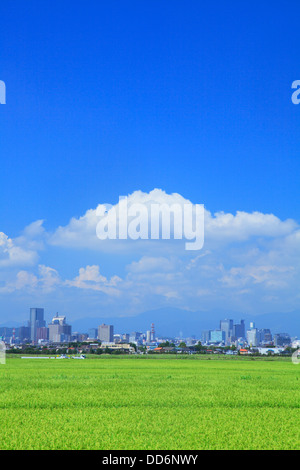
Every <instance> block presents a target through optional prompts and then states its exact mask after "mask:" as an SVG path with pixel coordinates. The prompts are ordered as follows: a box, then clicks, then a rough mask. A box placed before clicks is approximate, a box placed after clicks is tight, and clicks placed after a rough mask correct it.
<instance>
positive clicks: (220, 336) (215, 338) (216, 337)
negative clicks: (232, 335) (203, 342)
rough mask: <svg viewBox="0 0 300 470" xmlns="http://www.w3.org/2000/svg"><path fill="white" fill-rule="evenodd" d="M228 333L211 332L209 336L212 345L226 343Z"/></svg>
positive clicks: (222, 331)
mask: <svg viewBox="0 0 300 470" xmlns="http://www.w3.org/2000/svg"><path fill="white" fill-rule="evenodd" d="M225 341H226V333H225V331H224V330H211V331H210V335H209V342H210V343H225Z"/></svg>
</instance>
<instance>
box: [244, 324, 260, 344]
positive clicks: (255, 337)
mask: <svg viewBox="0 0 300 470" xmlns="http://www.w3.org/2000/svg"><path fill="white" fill-rule="evenodd" d="M252 325H254V323H253V324H252ZM259 342H260V337H259V331H258V329H257V328H251V323H250V330H247V343H248V344H249V346H252V347H253V346H258V345H259Z"/></svg>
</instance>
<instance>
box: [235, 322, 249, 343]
mask: <svg viewBox="0 0 300 470" xmlns="http://www.w3.org/2000/svg"><path fill="white" fill-rule="evenodd" d="M233 336H234V337H235V338H236V339H238V338H245V337H246V329H245V320H241V323H237V324H235V325H233Z"/></svg>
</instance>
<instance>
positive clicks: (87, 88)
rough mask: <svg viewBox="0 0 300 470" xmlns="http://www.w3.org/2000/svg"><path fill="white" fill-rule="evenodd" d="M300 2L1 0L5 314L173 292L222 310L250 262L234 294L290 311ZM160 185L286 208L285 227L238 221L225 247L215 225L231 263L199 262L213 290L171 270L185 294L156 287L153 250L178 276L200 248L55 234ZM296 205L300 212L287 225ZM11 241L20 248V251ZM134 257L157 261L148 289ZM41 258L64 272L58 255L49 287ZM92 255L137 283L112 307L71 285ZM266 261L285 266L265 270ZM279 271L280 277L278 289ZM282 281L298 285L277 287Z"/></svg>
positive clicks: (108, 272)
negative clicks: (102, 244) (116, 245)
mask: <svg viewBox="0 0 300 470" xmlns="http://www.w3.org/2000/svg"><path fill="white" fill-rule="evenodd" d="M299 13H300V7H299V3H298V2H296V1H294V2H293V1H291V2H289V3H288V4H287V3H286V2H283V1H278V2H275V3H273V4H270V2H267V1H260V2H258V1H254V2H248V3H246V2H237V1H232V2H230V4H229V3H228V2H220V1H216V2H213V3H212V4H209V3H208V2H201V1H191V0H190V1H189V0H188V1H185V2H183V1H176V0H175V1H174V0H172V1H168V0H166V1H164V2H159V1H156V0H152V1H143V2H141V1H139V2H138V1H128V0H127V1H126V2H125V1H121V0H118V1H117V0H115V1H114V0H112V1H110V2H96V1H88V0H87V1H85V2H82V1H76V2H74V1H72V2H71V1H67V0H64V1H63V2H61V1H60V2H58V1H56V0H54V1H53V0H52V1H51V2H50V1H47V0H46V1H43V2H42V3H41V2H38V1H35V0H30V2H25V1H24V0H23V1H14V2H6V3H4V4H3V5H2V4H1V6H0V15H1V20H2V21H1V23H2V24H1V31H0V44H1V51H0V80H3V81H4V82H5V83H6V87H7V104H6V105H4V106H3V105H1V106H0V152H1V174H0V183H1V184H0V188H1V189H0V191H1V205H0V220H1V227H0V232H3V234H4V235H3V237H4V238H3V237H2V240H5V241H2V245H1V246H2V253H1V256H0V260H4V262H3V263H2V265H0V266H1V271H2V272H1V274H0V275H1V279H0V282H1V283H0V287H1V288H2V294H0V295H1V296H2V300H0V302H1V305H2V307H1V311H2V312H3V313H1V314H0V321H2V320H3V321H5V320H6V313H5V312H9V313H10V316H11V317H13V318H15V319H16V320H19V319H20V318H21V317H22V315H23V316H24V314H23V311H24V309H25V311H27V309H28V308H29V307H30V306H32V304H34V303H37V302H39V303H40V304H42V306H45V307H46V309H47V308H48V310H49V311H52V309H54V310H56V306H57V309H62V310H64V312H65V313H67V314H68V315H69V316H72V315H73V316H74V317H76V316H77V317H80V316H84V315H85V314H86V313H87V312H86V311H89V312H90V313H91V314H96V313H97V312H96V310H97V308H99V310H101V309H103V311H105V312H109V311H110V309H112V310H111V311H114V313H116V312H117V313H118V312H120V311H121V310H122V311H126V312H127V311H128V312H129V311H130V312H133V311H135V312H138V311H143V310H144V309H146V308H150V307H151V306H154V307H159V306H161V305H165V302H166V301H168V302H171V301H170V298H172V299H173V300H172V303H171V305H174V306H180V307H186V308H191V309H196V307H197V305H199V307H201V306H203V308H204V309H206V310H209V308H218V305H222V304H224V298H225V297H223V294H222V295H221V294H220V298H219V303H218V301H216V300H214V301H212V298H214V299H215V297H216V295H217V293H218V292H221V289H220V290H219V291H218V286H219V284H218V282H220V279H227V281H226V282H227V283H228V282H229V280H230V282H231V284H230V285H231V289H233V291H234V289H237V288H238V287H237V286H236V282H234V280H233V277H234V278H235V277H236V275H237V274H236V273H237V272H239V273H241V272H242V270H243V273H244V274H245V273H247V274H245V278H243V282H244V284H243V286H244V288H245V283H246V284H247V279H248V280H249V278H250V280H252V281H253V279H254V281H253V282H254V285H252V286H251V289H250V288H249V286H248V287H247V288H249V292H248V294H247V295H248V298H247V301H245V302H243V301H241V300H240V297H239V299H238V300H232V298H233V297H234V296H233V295H232V292H233V291H230V295H228V309H231V310H236V311H241V310H244V311H248V312H252V311H253V313H255V312H256V311H257V310H259V311H264V312H265V311H270V312H272V311H276V310H280V311H283V313H284V312H285V311H289V310H295V309H298V308H299V297H297V287H296V286H297V282H296V280H299V277H297V276H298V275H299V266H298V265H295V261H294V260H293V258H295V255H296V253H297V252H296V251H293V250H294V249H295V250H297V247H298V242H299V238H297V237H298V235H297V234H298V230H299V228H298V225H297V224H299V222H300V216H299V184H300V159H299V138H300V133H299V128H300V127H299V124H300V106H299V107H298V106H295V105H293V104H292V102H291V95H292V90H291V84H292V82H293V81H294V80H297V79H300V67H299V36H300V33H299V25H298V18H299ZM155 188H158V189H161V190H162V191H164V192H165V193H166V195H171V194H173V193H178V194H180V195H181V196H182V197H183V198H184V199H186V200H189V201H191V202H193V203H194V204H197V203H201V204H204V205H205V207H206V208H207V211H208V213H209V214H210V215H211V217H213V214H215V213H216V212H219V211H224V212H225V213H228V214H232V215H233V216H235V214H236V211H243V212H245V213H247V214H248V215H249V217H250V214H252V213H253V212H259V213H261V214H264V215H265V216H266V215H267V214H273V215H274V217H276V218H277V219H278V220H279V221H280V223H281V224H282V227H283V229H282V230H283V231H281V229H280V230H279V232H280V233H279V232H277V231H276V230H275V228H274V231H273V232H272V231H271V232H268V230H269V229H268V230H267V232H268V235H265V233H266V232H263V233H262V232H261V231H260V230H258V231H257V232H253V231H251V230H250V232H251V236H250V235H249V237H248V238H247V237H246V239H244V241H243V244H242V245H241V244H240V242H237V241H236V239H235V238H234V237H233V239H230V242H229V244H230V248H229V247H228V246H227V247H226V250H225V252H226V256H225V254H224V249H223V248H222V246H223V245H222V243H221V241H219V243H218V244H217V245H214V244H213V243H212V242H211V240H210V238H208V245H207V246H208V248H207V246H206V248H207V252H210V253H211V255H210V256H211V257H212V259H211V261H210V262H209V263H208V264H207V265H205V266H210V267H211V269H212V270H213V267H214V269H216V270H217V266H220V265H222V266H223V269H224V270H225V271H226V272H225V271H222V274H220V272H219V271H218V273H219V274H217V271H216V273H215V277H214V283H213V282H212V284H213V287H212V284H210V285H207V282H208V277H207V275H204V274H203V273H202V274H198V277H196V279H199V284H201V286H202V285H205V287H204V288H203V292H204V291H205V292H206V294H204V293H203V297H201V293H200V294H199V296H197V297H195V298H194V297H193V294H192V293H193V292H196V291H197V292H198V291H199V290H200V291H201V289H200V286H199V285H198V284H195V280H194V279H195V278H194V277H192V278H189V277H188V276H185V275H184V276H183V277H184V282H183V284H184V285H185V286H186V290H183V291H182V292H181V290H180V287H179V285H177V283H175V282H174V283H173V284H172V282H171V281H170V282H171V284H168V286H167V285H166V291H168V288H170V289H169V292H173V294H174V295H173V297H172V295H171V294H170V293H169V294H168V295H164V294H163V295H162V297H160V294H159V293H157V295H155V296H154V297H152V303H151V299H149V298H146V296H144V294H142V292H144V291H143V289H145V290H147V285H148V287H149V286H150V285H151V286H152V287H153V286H154V285H156V284H155V282H156V281H155V280H154V279H151V276H148V278H147V273H148V271H147V269H149V263H148V264H147V262H145V260H146V261H147V260H148V261H149V259H152V260H156V261H155V262H154V261H153V263H152V265H151V266H152V268H151V269H152V271H151V272H152V273H153V266H157V269H158V271H159V266H163V265H164V266H165V267H166V269H168V273H171V274H172V276H175V274H176V273H178V272H181V273H183V263H186V265H185V268H184V269H186V267H187V266H188V263H190V262H191V259H190V258H191V256H192V255H190V258H189V259H187V258H188V256H187V254H186V253H181V252H176V253H173V252H172V250H171V252H170V253H169V252H168V250H167V253H166V254H165V256H162V253H161V252H160V250H158V251H156V247H155V248H152V247H151V249H150V251H149V250H148V248H146V247H145V248H142V249H141V250H140V249H136V250H135V249H133V250H127V249H126V248H125V249H122V250H121V252H120V253H119V254H118V255H116V254H114V253H111V252H110V251H105V250H102V249H100V250H99V249H97V248H95V249H92V248H91V246H82V245H80V246H78V245H76V246H73V247H68V246H66V244H65V243H64V242H63V240H62V239H60V240H59V241H57V237H56V243H53V235H54V234H55V233H56V231H57V229H58V227H60V226H61V227H65V228H66V230H67V227H68V224H69V221H70V219H71V218H72V217H75V218H77V219H78V218H80V217H81V216H84V214H86V212H87V211H88V210H94V209H95V208H96V207H97V205H98V204H100V203H106V202H109V203H111V204H116V203H117V202H118V198H119V196H120V195H132V194H133V193H134V192H135V191H141V192H142V193H145V194H149V193H150V192H151V191H153V190H154V189H155ZM287 219H292V220H293V224H294V225H293V224H292V225H290V226H289V229H287V231H285V229H286V226H285V225H284V224H285V221H286V220H287ZM41 220H43V221H44V222H43V224H39V223H38V222H37V221H41ZM234 220H235V219H233V221H234ZM247 220H248V219H247ZM249 220H250V222H249V223H250V225H251V224H252V223H254V224H256V222H254V219H253V218H252V219H251V217H250V219H249ZM265 222H266V221H265ZM273 222H274V221H271V222H270V224H271V225H270V227H271V228H270V227H269V228H270V230H271V229H272V227H273V225H272V224H273ZM34 223H35V224H36V225H33V226H32V225H31V224H34ZM266 223H268V222H266ZM247 224H248V222H247ZM275 225H276V223H275ZM279 225H280V224H279ZM28 226H30V228H29V229H26V227H28ZM233 226H234V224H233ZM276 226H277V225H276ZM247 227H249V225H247ZM24 230H25V232H24ZM272 230H273V229H272ZM233 232H234V230H233ZM5 237H7V238H5ZM253 237H254V238H253ZM277 237H279V238H280V237H292V239H293V241H292V242H291V241H290V238H289V244H288V247H289V248H287V247H286V243H288V242H287V240H286V238H285V239H284V241H283V240H282V239H281V238H280V240H279V239H278V238H277ZM54 238H55V237H54ZM212 238H213V236H212ZM217 239H218V240H221V237H220V236H219V235H218V237H217ZM7 240H10V241H9V242H8V241H7ZM210 242H211V245H210ZM8 245H9V248H8ZM271 245H272V246H271ZM274 245H276V248H275V246H274ZM279 245H280V246H281V247H282V246H284V247H285V248H284V249H283V253H282V252H281V251H282V248H280V249H279V248H278V247H279ZM1 246H0V248H1ZM291 247H293V248H291ZM294 247H295V248H294ZM16 248H17V249H18V250H16ZM12 250H16V251H18V254H19V257H18V256H17V255H14V256H15V257H14V261H13V262H12V254H11V253H12ZM249 250H250V251H251V250H254V251H255V250H256V255H255V256H253V258H252V264H251V263H250V261H249V260H248V259H247V261H246V260H245V259H244V256H246V255H245V254H246V253H249V252H250V251H249ZM257 250H259V255H258V254H257ZM276 250H277V251H276ZM289 250H291V252H290V251H289ZM275 252H276V254H274V253H275ZM279 252H280V255H279ZM14 253H15V251H14ZM284 256H286V257H287V259H285V261H284V263H283V261H282V260H283V259H284ZM162 258H163V259H162ZM266 258H268V260H266ZM7 259H9V260H10V261H7ZM199 259H200V258H199ZM199 259H198V260H199ZM141 260H144V261H143V262H141ZM280 260H281V261H280ZM132 263H140V264H138V267H139V270H141V269H142V266H144V268H145V266H146V265H147V266H148V267H146V268H145V269H146V271H145V277H144V278H143V282H144V284H142V283H141V290H140V291H138V290H134V289H133V290H130V288H129V285H128V283H129V280H130V279H131V276H133V271H134V273H135V276H136V273H137V271H136V268H137V265H136V264H132ZM280 263H281V264H280ZM282 263H283V264H282ZM194 264H195V263H194ZM179 265H180V266H181V267H180V266H179ZM39 266H44V267H47V269H48V271H47V273H48V274H47V275H48V276H49V272H51V273H52V274H53V271H49V269H52V270H55V272H56V273H57V276H59V279H60V281H59V282H60V283H59V282H58V281H57V283H52V285H51V289H50V290H49V285H48V284H47V286H48V287H47V289H48V290H47V289H46V290H47V292H44V291H43V289H42V288H41V285H43V286H44V285H45V281H43V282H44V283H42V281H40V279H41V276H45V270H44V271H43V273H44V274H41V270H40V271H39V269H41V268H39ZM87 266H96V267H98V269H99V273H101V275H102V276H104V277H105V278H106V279H107V281H105V282H106V284H109V283H110V282H111V281H110V280H111V279H113V278H114V276H119V277H120V279H122V281H124V282H125V283H127V284H126V289H125V287H124V290H122V289H121V292H124V291H125V290H127V293H130V294H131V297H130V298H129V294H128V295H126V296H124V297H123V296H122V294H120V295H119V297H118V299H119V300H118V301H115V303H114V306H113V307H112V304H111V303H110V301H108V299H107V298H106V297H105V295H106V294H105V293H103V292H102V291H101V294H99V295H100V297H97V295H96V294H97V293H98V292H97V290H96V289H95V290H93V289H88V288H87V289H84V288H82V285H81V284H80V283H79V284H80V285H81V287H80V288H78V284H77V289H76V286H74V285H73V287H72V288H71V290H72V289H74V292H73V291H72V294H70V290H68V289H67V288H66V284H65V283H66V281H70V282H73V283H74V279H75V278H76V276H78V275H79V274H78V273H79V270H80V269H85V270H86V269H87ZM251 266H252V268H251ZM202 267H203V265H202ZM254 267H255V269H256V270H258V271H255V275H254V274H253V269H254ZM132 269H133V271H132ZM236 269H239V270H240V271H236ZM232 270H233V271H232ZM20 272H21V273H23V274H22V275H21V277H22V276H23V277H22V279H23V281H24V276H25V277H26V276H27V277H26V279H27V281H26V282H25V281H24V282H23V284H22V282H19V284H18V283H17V279H19V280H20V275H19V273H20ZM86 272H87V271H84V273H86ZM91 272H92V274H91V276H94V278H93V279H94V282H96V283H97V282H98V283H101V282H103V280H101V279H100V278H99V277H97V272H98V271H97V268H95V269H94V271H93V270H92V271H91ZM139 272H140V271H139ZM257 272H259V273H260V274H261V273H262V272H264V273H266V272H268V273H273V274H274V273H276V275H274V276H275V277H274V276H273V277H272V279H271V281H270V278H268V280H267V281H266V278H265V277H264V279H263V280H262V277H261V276H260V275H259V276H258V274H257ZM24 273H27V274H26V275H25V274H24ZM249 273H250V274H249ZM280 273H281V277H280V279H279V278H278V276H279V274H280ZM287 273H290V275H291V276H292V278H291V279H290V280H288V279H287V278H286V277H285V276H287ZM291 273H293V274H291ZM18 276H19V278H18ZM172 276H171V277H172ZM255 276H256V277H255ZM257 276H258V277H257ZM167 278H168V276H165V277H164V283H167ZM275 278H276V279H275ZM35 279H36V280H35ZM42 279H45V277H42ZM47 279H48V281H49V277H47ZM147 279H148V281H147ZM258 279H259V280H258ZM139 280H140V278H139ZM235 280H236V279H235ZM132 282H133V281H132ZM147 282H148V284H147ZM160 282H161V281H160ZM224 282H225V281H224V280H223V283H222V286H224ZM226 282H225V284H226ZM266 282H269V283H270V282H271V284H272V283H273V284H272V285H273V291H272V292H269V289H270V285H269V287H267V286H266ZM276 282H277V285H279V284H280V285H281V286H283V285H285V286H286V288H284V287H281V288H282V289H283V290H282V291H280V292H278V290H277V292H276V293H275V292H274V283H275V284H276ZM50 284H51V282H50ZM62 284H63V285H62ZM133 284H134V285H135V286H136V285H137V284H138V283H137V280H136V278H135V281H134V282H133ZM183 284H181V285H183ZM258 284H259V288H260V289H261V290H260V291H259V292H258V291H257V287H258ZM13 285H14V286H15V289H13V287H12V286H13ZM16 286H19V288H16ZM239 287H240V286H239ZM209 289H211V290H209ZM284 289H285V290H284ZM91 290H92V292H91ZM75 291H76V292H75ZM175 291H176V292H177V294H178V295H177V301H176V295H175ZM208 292H210V295H211V297H209V294H208ZM234 292H236V291H234ZM107 295H109V294H107ZM205 295H207V296H208V297H209V298H208V297H205ZM224 295H225V294H224ZM168 296H169V297H168ZM291 297H293V302H292V303H291V302H290V299H291ZM179 298H180V300H179ZM226 298H227V297H226ZM262 298H267V299H268V298H269V299H271V298H273V301H270V303H269V304H268V302H267V300H264V301H263V300H261V299H262ZM276 298H277V299H278V298H280V299H281V301H280V302H278V300H276ZM0 299H1V297H0ZM72 299H76V302H74V303H72ZM132 299H135V303H136V308H135V309H134V308H133V306H132V304H133V300H132ZM166 299H168V300H166ZM230 299H231V301H230ZM285 300H286V302H285ZM78 305H79V306H78ZM95 305H98V306H99V307H97V308H96V307H95ZM226 305H227V304H226ZM254 305H255V307H254Z"/></svg>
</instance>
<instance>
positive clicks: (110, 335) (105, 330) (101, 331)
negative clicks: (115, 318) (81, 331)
mask: <svg viewBox="0 0 300 470" xmlns="http://www.w3.org/2000/svg"><path fill="white" fill-rule="evenodd" d="M98 339H99V340H100V341H101V342H102V343H113V341H114V327H113V325H105V323H103V324H102V325H99V327H98Z"/></svg>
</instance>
